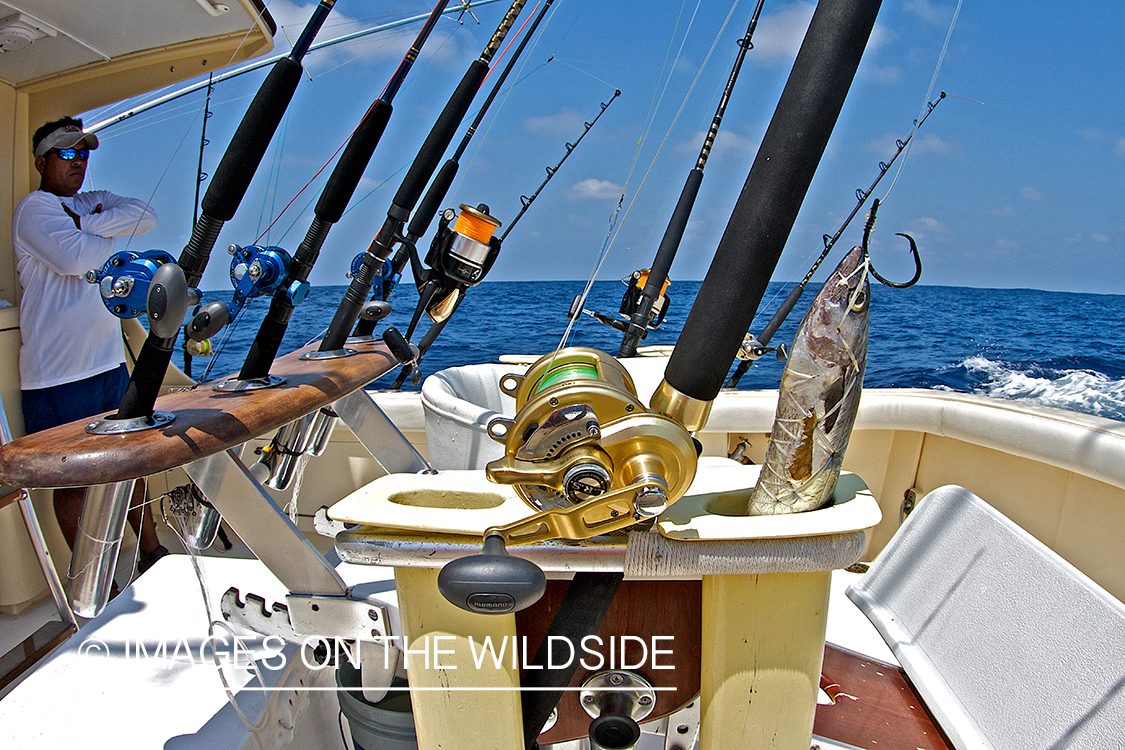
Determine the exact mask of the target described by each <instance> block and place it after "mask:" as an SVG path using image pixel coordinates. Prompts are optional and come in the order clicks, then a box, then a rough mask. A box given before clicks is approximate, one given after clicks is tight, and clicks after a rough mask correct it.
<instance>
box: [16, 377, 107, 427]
mask: <svg viewBox="0 0 1125 750" xmlns="http://www.w3.org/2000/svg"><path fill="white" fill-rule="evenodd" d="M127 385H129V371H128V370H127V369H125V365H124V364H122V365H121V366H119V367H118V368H117V369H116V370H109V371H108V372H103V373H100V374H98V375H93V376H91V377H88V378H84V379H82V380H76V381H74V382H73V383H63V384H62V385H54V386H51V387H50V388H36V389H35V390H31V391H20V395H21V396H22V397H23V424H24V432H26V433H27V434H28V435H30V434H31V433H33V432H39V431H40V430H46V429H50V428H51V427H56V426H58V425H60V424H66V423H67V422H73V421H74V420H76V419H85V418H86V417H92V416H94V415H97V414H102V413H104V412H107V411H117V407H118V406H120V405H121V397H122V396H124V395H125V386H127Z"/></svg>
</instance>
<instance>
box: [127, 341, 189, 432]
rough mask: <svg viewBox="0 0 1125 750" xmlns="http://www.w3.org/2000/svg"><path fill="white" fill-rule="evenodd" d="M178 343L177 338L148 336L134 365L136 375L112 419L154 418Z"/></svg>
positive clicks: (131, 378) (134, 374)
mask: <svg viewBox="0 0 1125 750" xmlns="http://www.w3.org/2000/svg"><path fill="white" fill-rule="evenodd" d="M177 340H178V337H172V338H167V339H162V338H160V337H158V336H153V335H152V334H151V333H150V334H149V336H148V338H146V339H145V343H144V345H143V346H142V347H141V353H140V354H139V355H138V356H137V362H136V364H134V365H133V374H132V376H131V377H130V378H129V385H127V386H126V387H125V395H124V396H122V397H121V404H120V406H118V408H117V413H116V414H114V415H113V417H111V418H112V419H136V418H137V417H151V416H152V411H153V408H154V407H155V406H156V397H157V396H159V395H160V385H161V384H162V383H163V382H164V373H166V372H167V371H168V365H169V364H170V363H171V361H172V351H173V349H175V347H176V342H177Z"/></svg>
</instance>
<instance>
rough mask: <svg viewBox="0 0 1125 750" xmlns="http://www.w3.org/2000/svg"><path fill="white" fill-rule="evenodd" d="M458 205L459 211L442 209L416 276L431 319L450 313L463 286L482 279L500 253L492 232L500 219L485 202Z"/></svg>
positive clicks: (446, 315) (474, 283) (437, 318)
mask: <svg viewBox="0 0 1125 750" xmlns="http://www.w3.org/2000/svg"><path fill="white" fill-rule="evenodd" d="M460 208H461V212H460V213H458V212H456V211H454V210H453V209H452V208H447V209H445V211H443V212H442V214H441V219H440V221H439V222H438V228H437V234H436V235H435V236H434V240H433V242H432V243H430V250H429V252H428V253H427V254H426V265H427V266H429V269H428V270H427V271H426V272H425V273H424V274H423V276H422V278H421V279H419V280H418V282H419V283H418V289H419V293H420V294H421V295H422V304H424V305H425V311H426V315H428V316H429V317H430V319H431V320H433V321H434V322H435V323H440V322H442V321H444V320H446V319H448V318H449V316H450V315H452V314H453V311H454V310H455V309H457V305H458V304H460V302H461V297H462V296H463V295H464V293H465V290H466V289H468V288H469V287H474V286H476V285H477V284H479V283H480V282H481V281H483V280H484V277H485V275H487V274H488V272H489V271H490V270H491V269H492V264H493V263H495V262H496V258H497V257H498V256H499V255H500V239H499V238H498V237H495V236H493V233H494V232H495V231H496V230H497V229H499V228H500V222H499V220H497V219H495V218H493V217H492V216H490V215H489V213H488V206H486V205H484V204H483V203H482V204H480V205H479V206H477V207H476V208H471V207H469V206H466V205H464V204H462V205H461V207H460Z"/></svg>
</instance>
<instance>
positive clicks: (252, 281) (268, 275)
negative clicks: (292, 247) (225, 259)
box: [187, 245, 310, 342]
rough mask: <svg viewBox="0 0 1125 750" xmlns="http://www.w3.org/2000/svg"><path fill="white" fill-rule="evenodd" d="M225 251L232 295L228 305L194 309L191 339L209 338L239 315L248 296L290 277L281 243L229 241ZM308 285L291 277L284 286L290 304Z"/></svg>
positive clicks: (297, 301) (289, 260)
mask: <svg viewBox="0 0 1125 750" xmlns="http://www.w3.org/2000/svg"><path fill="white" fill-rule="evenodd" d="M227 252H229V253H230V255H231V259H230V283H231V285H232V286H234V297H233V298H232V299H231V301H230V304H229V305H228V304H227V303H225V302H210V303H208V304H206V305H203V306H202V307H201V308H199V309H198V310H197V311H196V313H195V316H194V317H193V318H192V319H191V322H190V323H188V330H187V335H188V338H189V339H190V340H192V341H196V342H202V341H206V340H207V339H209V338H211V337H212V336H214V335H215V334H216V333H218V332H219V331H220V330H221V329H222V327H223V326H225V325H226V324H227V323H229V322H230V321H232V320H234V319H235V318H236V317H237V316H238V313H239V312H240V311H241V310H242V308H243V307H244V306H245V305H246V302H247V301H248V300H251V299H253V298H255V297H262V296H265V295H267V294H268V295H272V294H274V293H275V292H276V291H277V290H278V289H281V288H282V287H283V286H285V283H286V281H287V280H288V279H289V264H290V263H292V262H293V260H292V258H291V257H290V256H289V253H288V252H286V251H285V250H283V249H282V248H280V247H273V246H269V247H262V246H260V245H247V246H246V247H240V246H239V245H231V246H230V247H229V248H227ZM309 289H310V286H309V283H308V282H307V281H296V280H294V281H292V282H290V283H289V286H288V287H286V288H285V296H286V298H287V299H288V300H289V302H290V304H292V305H294V306H296V305H299V304H300V303H302V302H304V301H305V297H307V296H308V295H309Z"/></svg>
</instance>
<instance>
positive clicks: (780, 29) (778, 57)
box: [753, 0, 892, 75]
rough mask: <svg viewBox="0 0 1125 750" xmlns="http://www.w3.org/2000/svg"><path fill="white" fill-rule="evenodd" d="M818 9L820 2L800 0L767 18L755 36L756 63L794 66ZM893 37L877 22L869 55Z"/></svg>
mask: <svg viewBox="0 0 1125 750" xmlns="http://www.w3.org/2000/svg"><path fill="white" fill-rule="evenodd" d="M815 9H816V3H814V2H808V1H807V0H798V1H797V2H794V3H789V4H788V5H782V6H780V7H779V8H778V9H777V10H776V11H774V12H773V13H768V14H767V15H766V16H764V17H763V18H762V19H761V24H760V25H759V27H758V29H757V31H756V32H755V34H754V53H753V54H754V62H755V64H762V65H783V64H788V63H791V62H792V61H793V60H794V59H795V58H796V57H797V51H798V50H799V49H800V48H801V42H802V41H804V38H805V32H806V31H808V28H809V21H811V20H812V16H813V11H814V10H815ZM891 36H892V34H891V32H890V31H889V30H888V29H887V28H886V27H885V26H883V25H882V24H880V23H878V22H876V24H875V28H874V29H872V31H871V38H870V39H869V40H868V42H867V52H871V51H872V50H876V49H878V48H880V47H882V46H883V45H884V44H886V43H887V42H888V41H889V40H890V38H891ZM869 72H870V71H869ZM875 75H877V73H876V74H875Z"/></svg>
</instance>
